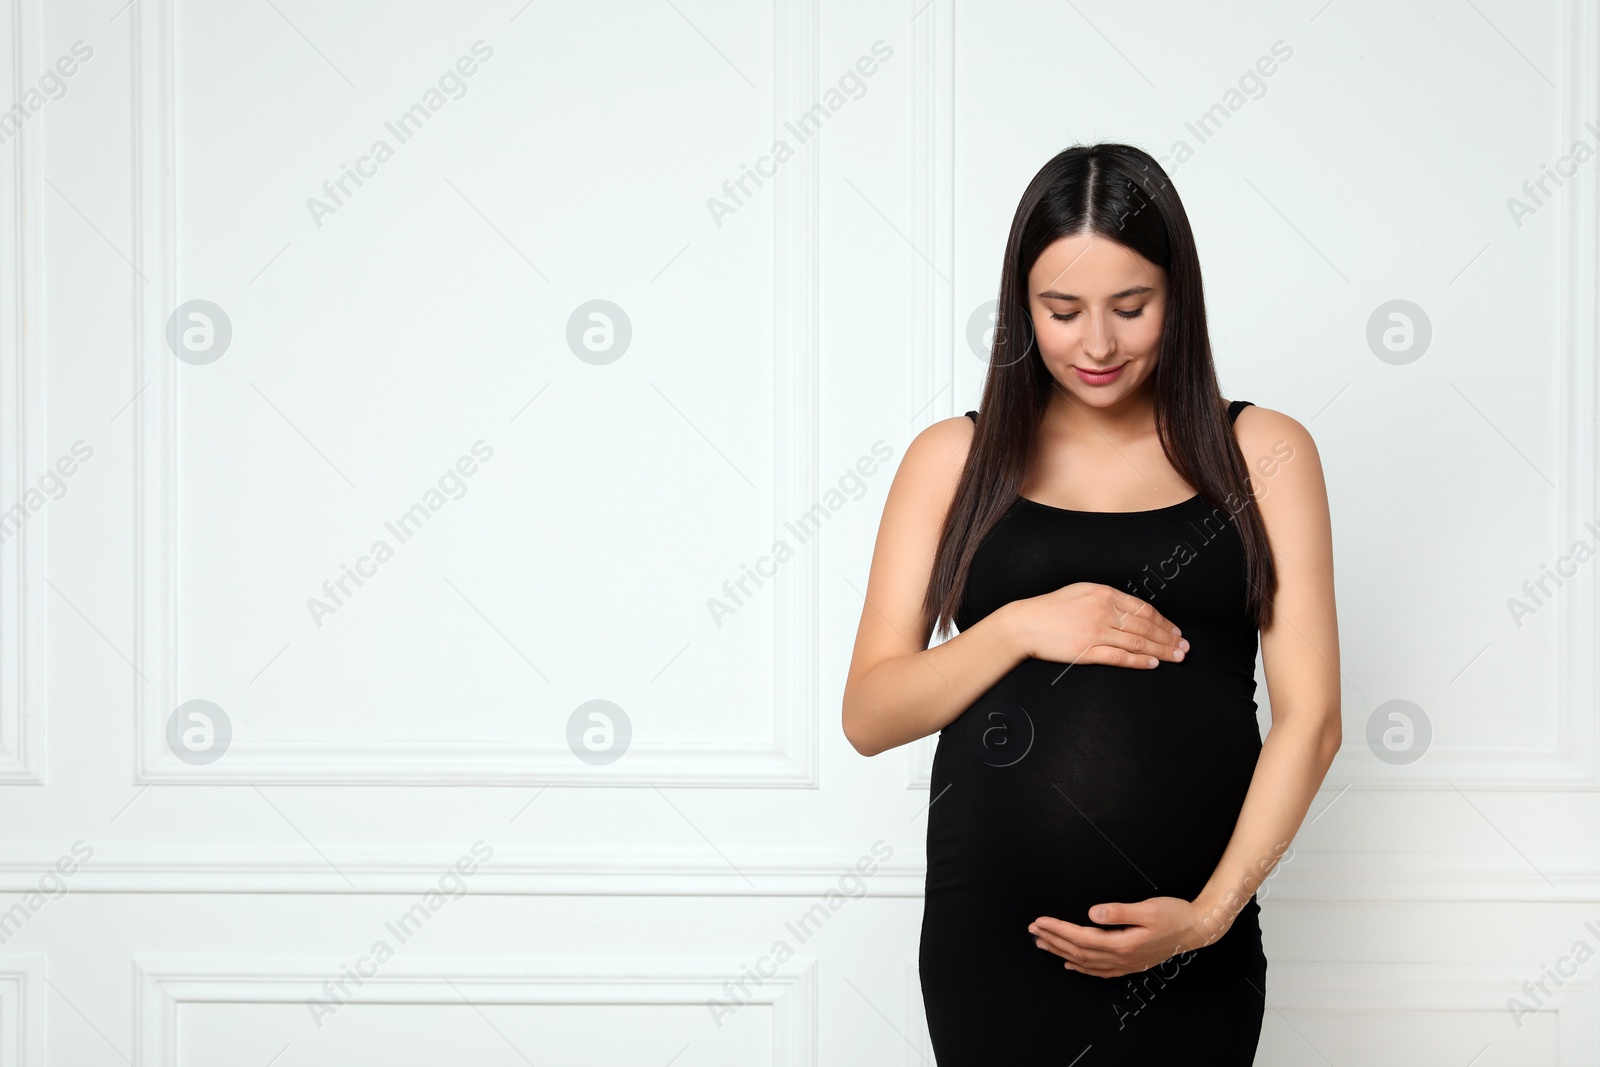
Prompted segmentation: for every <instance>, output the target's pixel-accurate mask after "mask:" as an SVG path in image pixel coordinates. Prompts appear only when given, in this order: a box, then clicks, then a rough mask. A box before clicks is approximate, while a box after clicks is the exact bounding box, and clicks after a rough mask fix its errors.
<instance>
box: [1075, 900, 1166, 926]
mask: <svg viewBox="0 0 1600 1067" xmlns="http://www.w3.org/2000/svg"><path fill="white" fill-rule="evenodd" d="M1089 918H1090V919H1093V920H1094V921H1095V922H1097V923H1105V924H1106V925H1107V926H1130V925H1131V926H1148V925H1149V924H1150V918H1151V916H1150V908H1149V907H1148V906H1147V905H1145V904H1144V903H1143V902H1140V903H1138V904H1115V903H1113V904H1096V905H1095V906H1094V907H1092V908H1090V909H1089Z"/></svg>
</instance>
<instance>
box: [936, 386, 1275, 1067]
mask: <svg viewBox="0 0 1600 1067" xmlns="http://www.w3.org/2000/svg"><path fill="white" fill-rule="evenodd" d="M1248 403H1249V402H1248V401H1242V400H1236V401H1234V402H1233V403H1231V404H1229V406H1228V416H1229V420H1230V422H1231V421H1232V420H1233V419H1235V418H1236V417H1237V416H1238V413H1239V410H1240V409H1241V408H1243V407H1245V406H1246V405H1247V404H1248ZM967 414H968V415H969V416H971V417H972V418H973V420H974V421H976V420H977V412H971V411H969V412H967ZM1073 582H1099V583H1102V584H1105V585H1109V586H1112V587H1114V588H1117V589H1121V590H1124V591H1127V592H1129V593H1132V594H1133V595H1135V596H1138V597H1139V598H1141V599H1144V600H1148V601H1150V602H1151V603H1152V604H1154V605H1155V607H1156V609H1157V610H1158V611H1160V612H1161V613H1162V614H1163V615H1165V616H1166V617H1167V618H1169V619H1171V620H1172V622H1173V624H1174V625H1176V626H1178V627H1179V628H1180V629H1182V631H1183V636H1184V637H1185V638H1187V639H1188V641H1189V643H1190V648H1189V651H1188V652H1186V653H1185V656H1184V659H1183V660H1182V661H1181V662H1178V663H1173V662H1170V661H1167V660H1162V661H1161V663H1160V665H1159V666H1157V667H1155V668H1154V669H1142V668H1133V667H1113V666H1108V665H1105V664H1094V663H1091V664H1079V665H1077V666H1072V667H1070V668H1069V667H1068V666H1067V665H1066V664H1062V663H1053V662H1047V661H1044V660H1038V659H1027V660H1024V661H1023V662H1021V663H1019V664H1018V665H1017V666H1016V667H1015V668H1013V669H1012V670H1011V671H1010V672H1009V673H1007V674H1006V675H1005V676H1004V677H1003V678H1001V679H1000V680H999V681H998V682H996V683H995V684H994V686H992V687H991V688H990V689H989V690H988V691H987V692H986V693H984V695H983V696H982V697H980V698H979V699H978V701H977V702H976V703H975V704H973V705H972V707H970V708H968V709H967V710H966V711H965V712H963V713H962V715H961V716H960V717H959V718H958V719H956V720H955V721H954V722H952V723H950V724H949V725H948V726H946V727H945V728H944V729H943V730H942V731H940V734H939V743H938V748H937V750H936V752H935V755H934V762H933V777H932V788H931V790H930V796H931V798H932V801H931V805H930V806H929V808H928V873H927V883H926V899H925V901H924V910H923V918H922V940H921V946H920V952H919V969H920V973H921V983H922V997H923V1004H924V1007H925V1008H926V1011H927V1019H928V1033H929V1035H930V1037H931V1039H932V1043H933V1051H934V1054H935V1056H936V1057H937V1061H938V1064H939V1067H969V1065H970V1067H977V1065H984V1067H988V1065H993V1064H1005V1065H1007V1067H1022V1065H1034V1064H1053V1065H1061V1067H1066V1065H1069V1064H1070V1065H1075V1067H1107V1065H1113V1064H1140V1065H1142V1064H1157V1063H1163V1064H1164V1063H1205V1064H1219V1065H1220V1064H1242V1065H1248V1064H1250V1063H1251V1062H1252V1060H1253V1059H1254V1057H1255V1049H1256V1044H1257V1041H1258V1040H1259V1038H1260V1033H1261V1020H1262V1013H1263V1009H1264V1001H1265V996H1266V969H1267V961H1266V957H1265V955H1264V954H1263V953H1262V949H1261V928H1260V924H1259V921H1258V919H1259V914H1260V908H1259V906H1258V904H1257V902H1256V900H1255V898H1254V897H1252V898H1251V900H1250V902H1249V903H1248V904H1247V905H1246V906H1245V908H1244V910H1243V911H1242V912H1240V913H1239V915H1238V917H1237V918H1236V919H1235V921H1234V924H1233V926H1232V927H1231V928H1230V929H1229V930H1228V932H1227V933H1226V934H1224V935H1223V936H1222V937H1221V938H1220V939H1218V940H1217V941H1215V942H1213V943H1212V944H1210V945H1207V946H1204V947H1201V948H1198V949H1196V950H1195V951H1193V952H1192V953H1187V954H1180V955H1178V956H1175V957H1173V958H1172V959H1171V960H1168V961H1167V962H1166V963H1163V964H1158V965H1157V966H1155V967H1152V968H1150V969H1149V970H1147V971H1142V972H1136V973H1134V974H1129V975H1124V976H1122V977H1119V978H1098V977H1095V976H1093V975H1088V974H1084V973H1081V972H1078V971H1069V970H1066V969H1065V968H1064V967H1063V966H1062V963H1063V961H1062V959H1061V957H1060V956H1057V955H1056V954H1055V953H1053V952H1049V951H1047V950H1045V949H1041V948H1039V947H1037V946H1036V945H1035V944H1034V935H1032V934H1030V933H1029V932H1028V924H1029V923H1031V922H1033V921H1034V920H1035V919H1036V918H1038V917H1040V916H1042V915H1048V916H1052V917H1054V918H1058V919H1064V920H1066V921H1067V922H1072V923H1077V924H1079V925H1086V926H1100V925H1101V924H1098V923H1094V922H1092V921H1091V920H1090V919H1089V916H1088V910H1089V908H1090V907H1092V906H1094V905H1095V904H1103V903H1135V902H1137V901H1141V900H1145V899H1147V898H1149V897H1157V896H1170V897H1181V898H1183V899H1185V900H1193V899H1194V898H1195V897H1196V896H1197V895H1198V894H1199V893H1200V891H1201V889H1203V888H1204V886H1205V883H1206V882H1207V881H1208V880H1209V879H1210V877H1211V874H1212V872H1213V871H1214V870H1215V869H1216V865H1217V861H1218V860H1220V859H1221V857H1222V852H1223V850H1224V849H1225V848H1226V847H1227V844H1228V840H1229V838H1230V837H1231V836H1232V834H1233V829H1234V825H1235V823H1236V822H1237V821H1238V816H1239V810H1240V808H1241V806H1242V805H1243V803H1244V798H1245V793H1246V792H1247V790H1248V789H1249V786H1250V778H1251V775H1252V773H1253V772H1254V770H1255V765H1256V758H1257V756H1258V755H1259V754H1260V750H1261V734H1260V730H1259V728H1258V726H1257V724H1256V702H1255V699H1254V696H1255V688H1256V682H1255V661H1256V649H1257V641H1258V638H1259V630H1258V629H1257V628H1256V627H1255V625H1254V624H1253V622H1252V621H1251V619H1250V617H1249V614H1248V612H1247V608H1246V601H1245V591H1246V587H1247V580H1246V575H1245V556H1244V544H1243V542H1242V541H1241V539H1240V537H1239V534H1238V531H1237V530H1236V529H1235V528H1234V525H1233V522H1232V520H1231V517H1230V515H1229V511H1228V508H1227V507H1225V506H1215V507H1214V506H1213V505H1212V504H1210V503H1208V502H1206V501H1205V500H1203V499H1202V498H1201V497H1199V496H1198V495H1196V496H1194V497H1191V498H1190V499H1188V500H1186V501H1184V502H1183V503H1181V504H1174V505H1172V506H1170V507H1164V508H1156V509H1153V510H1150V511H1132V512H1085V511H1069V510H1066V509H1062V508H1055V507H1050V506H1048V505H1045V504H1040V503H1036V502H1034V501H1031V500H1026V499H1024V498H1021V497H1019V498H1018V499H1017V500H1016V502H1015V503H1014V504H1013V505H1012V507H1011V508H1010V510H1009V511H1008V512H1007V513H1006V515H1005V516H1004V517H1003V518H1002V519H1001V520H1000V522H999V523H998V524H997V525H996V526H995V527H994V529H993V530H992V531H990V533H989V535H988V536H987V538H986V539H985V540H984V542H983V544H982V546H981V547H980V548H979V549H978V553H977V556H976V557H975V558H974V560H973V562H972V566H971V570H970V573H969V576H968V580H967V584H966V588H965V589H964V590H963V594H962V599H961V601H960V608H959V610H958V612H957V614H956V619H955V623H956V626H957V628H958V629H962V630H964V629H966V628H968V627H970V626H972V625H974V624H975V623H976V622H977V621H978V620H980V619H982V618H983V617H984V616H986V615H988V614H989V613H990V612H992V611H994V610H995V609H997V608H999V607H1000V606H1001V605H1003V604H1006V603H1009V602H1011V601H1013V600H1020V599H1025V598H1027V597H1032V596H1038V595H1040V594H1043V593H1047V592H1051V591H1053V590H1055V589H1059V588H1060V587H1061V586H1064V585H1068V584H1071V583H1073Z"/></svg>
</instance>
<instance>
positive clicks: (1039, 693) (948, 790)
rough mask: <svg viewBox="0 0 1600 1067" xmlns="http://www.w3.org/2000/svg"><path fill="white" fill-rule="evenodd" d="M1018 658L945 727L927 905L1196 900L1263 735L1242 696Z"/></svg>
mask: <svg viewBox="0 0 1600 1067" xmlns="http://www.w3.org/2000/svg"><path fill="white" fill-rule="evenodd" d="M1184 666H1185V665H1184V664H1162V665H1161V666H1160V667H1158V668H1156V669H1155V670H1152V671H1139V670H1133V669H1129V668H1121V667H1108V666H1103V665H1099V664H1090V665H1082V666H1076V667H1073V668H1072V669H1071V670H1069V671H1067V672H1066V673H1065V674H1063V673H1062V665H1061V664H1057V663H1047V662H1044V661H1040V660H1027V661H1025V662H1023V663H1022V664H1019V665H1018V667H1017V668H1016V669H1014V670H1013V671H1011V672H1010V673H1009V674H1008V675H1006V677H1005V678H1003V679H1001V681H1000V682H999V683H997V684H996V685H995V686H994V687H993V688H991V689H990V691H989V692H988V693H986V694H985V695H984V697H983V698H981V699H980V700H979V701H978V702H977V703H976V704H974V705H973V706H972V707H971V708H970V709H968V710H967V712H966V713H964V714H963V715H962V716H961V717H960V718H958V719H957V720H956V721H954V722H952V723H951V724H950V725H949V726H947V727H945V729H944V730H943V731H942V732H941V734H940V737H939V744H938V749H937V753H936V755H935V759H934V770H933V778H932V790H931V795H932V803H931V806H930V807H929V809H928V885H927V890H928V894H929V897H930V900H932V899H933V898H936V897H945V896H962V895H966V896H968V897H970V898H973V899H971V900H970V902H971V903H974V904H978V903H980V902H981V901H983V900H988V901H990V902H993V903H997V904H998V903H1001V902H1009V903H1012V904H1015V905H1017V906H1018V907H1020V908H1022V910H1024V911H1026V910H1030V909H1033V910H1035V911H1036V914H1040V915H1054V916H1056V917H1058V918H1063V919H1066V920H1068V921H1069V922H1077V923H1087V922H1088V917H1087V912H1088V909H1089V908H1090V907H1091V906H1093V905H1095V904H1099V903H1107V902H1111V901H1122V902H1131V901H1138V900H1143V899H1145V898H1147V897H1154V896H1175V897H1183V898H1185V899H1193V897H1195V896H1196V895H1197V894H1198V893H1199V892H1200V890H1201V889H1202V888H1203V887H1204V885H1205V883H1206V881H1207V880H1208V879H1209V878H1210V876H1211V874H1212V872H1213V871H1214V870H1215V869H1216V864H1217V861H1218V860H1219V859H1220V858H1221V856H1222V852H1223V850H1224V849H1225V848H1226V847H1227V844H1228V840H1229V838H1230V837H1231V836H1232V833H1233V828H1234V825H1235V824H1236V822H1237V821H1238V815H1239V809H1240V807H1241V806H1242V804H1243V803H1244V797H1245V794H1246V792H1247V791H1248V789H1249V785H1250V777H1251V774H1252V773H1253V771H1254V769H1255V763H1256V757H1257V755H1258V754H1259V752H1260V747H1261V741H1260V735H1259V732H1258V728H1257V725H1256V719H1255V705H1254V702H1253V699H1252V696H1251V691H1252V690H1253V682H1248V683H1245V684H1244V685H1243V686H1241V683H1240V680H1239V679H1238V678H1233V679H1228V678H1224V677H1218V676H1215V675H1212V674H1209V673H1207V672H1201V671H1184V670H1183V669H1182V668H1183V667H1184Z"/></svg>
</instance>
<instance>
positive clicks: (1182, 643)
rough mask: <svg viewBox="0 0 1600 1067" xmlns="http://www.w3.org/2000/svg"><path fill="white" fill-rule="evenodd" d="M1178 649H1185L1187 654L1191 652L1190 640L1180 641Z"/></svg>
mask: <svg viewBox="0 0 1600 1067" xmlns="http://www.w3.org/2000/svg"><path fill="white" fill-rule="evenodd" d="M1178 647H1179V648H1181V649H1183V651H1185V652H1187V651H1189V642H1188V640H1187V639H1185V640H1182V641H1179V642H1178Z"/></svg>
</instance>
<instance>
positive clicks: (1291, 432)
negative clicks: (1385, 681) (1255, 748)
mask: <svg viewBox="0 0 1600 1067" xmlns="http://www.w3.org/2000/svg"><path fill="white" fill-rule="evenodd" d="M1252 415H1253V416H1254V417H1251V416H1252ZM1236 435H1237V437H1238V439H1239V447H1240V450H1241V451H1242V452H1243V454H1244V457H1245V462H1246V464H1247V465H1248V466H1249V467H1250V475H1251V483H1252V484H1251V489H1252V491H1253V492H1254V493H1255V494H1256V501H1257V504H1258V506H1259V507H1260V509H1261V517H1262V519H1263V521H1264V522H1265V524H1266V528H1267V536H1268V538H1269V539H1270V540H1271V542H1272V561H1273V565H1274V566H1275V567H1276V568H1277V572H1278V589H1277V592H1276V594H1275V595H1274V596H1273V600H1272V613H1273V618H1272V623H1271V625H1270V626H1268V627H1266V628H1265V629H1263V630H1262V631H1261V662H1262V666H1263V667H1264V668H1265V670H1266V675H1267V697H1268V700H1269V701H1270V702H1271V705H1272V725H1271V726H1270V727H1269V728H1268V730H1267V736H1266V738H1265V739H1264V740H1263V741H1262V743H1261V755H1260V757H1259V758H1258V760H1257V761H1256V770H1255V775H1254V776H1253V777H1252V778H1251V779H1250V790H1249V792H1248V793H1247V794H1246V795H1245V800H1244V807H1243V808H1242V809H1241V810H1240V812H1239V821H1238V824H1237V825H1236V826H1235V827H1234V830H1233V836H1232V838H1231V839H1230V840H1229V841H1228V847H1227V849H1226V850H1225V851H1224V852H1223V853H1222V859H1221V860H1220V861H1219V862H1218V864H1217V869H1216V870H1215V871H1214V872H1213V873H1212V875H1211V879H1210V881H1208V882H1207V883H1206V886H1205V888H1204V889H1203V890H1201V892H1200V895H1199V896H1198V897H1196V898H1195V900H1194V901H1193V904H1194V907H1195V909H1196V912H1197V914H1196V916H1195V921H1196V922H1198V923H1199V924H1200V925H1201V927H1202V929H1203V930H1204V931H1205V934H1206V936H1205V940H1204V943H1206V944H1209V943H1210V942H1211V941H1214V940H1216V938H1218V937H1220V936H1222V934H1224V933H1226V932H1227V930H1228V928H1229V927H1231V926H1232V925H1233V920H1234V918H1235V917H1237V916H1238V914H1239V912H1240V911H1241V910H1243V908H1244V906H1245V904H1247V903H1248V902H1249V900H1250V897H1251V895H1252V894H1254V893H1255V891H1256V889H1257V888H1258V887H1259V886H1260V885H1261V883H1262V882H1263V881H1264V880H1265V879H1266V877H1267V875H1269V874H1270V873H1271V872H1272V869H1273V867H1274V866H1276V864H1277V862H1278V860H1279V859H1281V858H1282V857H1283V854H1284V852H1285V851H1286V850H1287V849H1288V847H1289V842H1290V841H1291V840H1293V838H1294V835H1295V833H1296V832H1297V831H1298V830H1299V829H1300V825H1301V823H1302V822H1303V821H1304V819H1305V817H1306V812H1307V810H1308V809H1309V808H1310V807H1311V801H1312V798H1313V797H1315V796H1316V793H1317V790H1319V789H1321V788H1322V781H1323V778H1324V777H1325V776H1326V775H1327V773H1328V767H1329V766H1330V765H1331V764H1332V763H1333V757H1334V755H1335V754H1337V753H1338V751H1339V744H1340V741H1341V738H1342V729H1341V724H1340V703H1339V678H1340V674H1339V626H1338V619H1337V616H1336V613H1335V611H1334V603H1333V529H1332V521H1331V519H1330V517H1329V511H1328V491H1327V486H1326V483H1325V482H1324V480H1323V474H1322V462H1321V458H1320V457H1319V456H1318V454H1317V448H1316V445H1315V444H1314V443H1313V442H1312V440H1311V435H1310V433H1308V432H1307V431H1306V428H1305V427H1304V426H1302V425H1300V423H1298V422H1296V421H1295V420H1294V419H1292V418H1290V417H1289V416H1288V415H1285V414H1283V413H1281V412H1277V411H1269V410H1262V409H1258V408H1253V407H1249V408H1245V409H1244V410H1243V411H1241V412H1240V413H1239V418H1238V423H1237V425H1236ZM1290 449H1292V451H1290ZM1285 453H1287V454H1288V457H1289V458H1287V459H1283V460H1281V461H1279V460H1278V459H1277V457H1278V456H1279V455H1282V454H1285Z"/></svg>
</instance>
